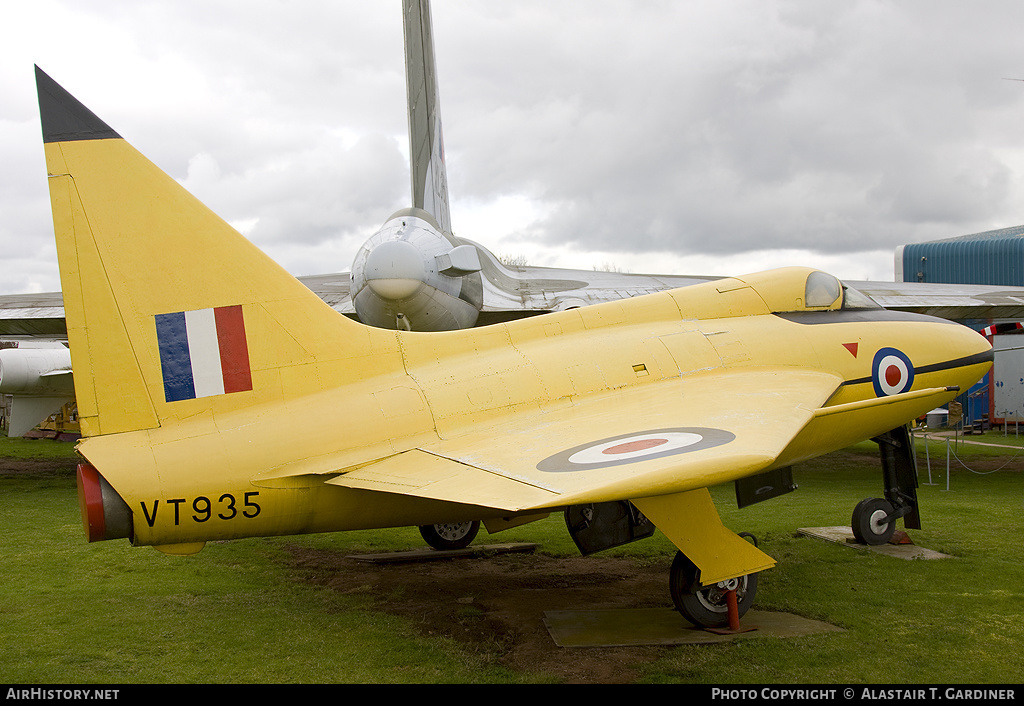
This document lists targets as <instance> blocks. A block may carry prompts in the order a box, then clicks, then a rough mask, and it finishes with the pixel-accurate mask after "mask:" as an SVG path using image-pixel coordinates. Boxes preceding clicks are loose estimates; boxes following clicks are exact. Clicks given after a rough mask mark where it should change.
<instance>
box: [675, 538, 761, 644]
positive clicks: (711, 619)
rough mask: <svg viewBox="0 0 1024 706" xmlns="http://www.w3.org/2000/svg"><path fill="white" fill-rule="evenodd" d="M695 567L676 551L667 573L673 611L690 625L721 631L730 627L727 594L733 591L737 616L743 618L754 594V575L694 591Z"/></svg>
mask: <svg viewBox="0 0 1024 706" xmlns="http://www.w3.org/2000/svg"><path fill="white" fill-rule="evenodd" d="M697 573H698V571H697V567H696V566H695V565H694V563H693V562H692V561H690V560H689V559H687V558H686V556H685V555H684V554H683V553H682V552H676V558H675V559H674V560H673V562H672V569H671V571H670V573H669V590H670V592H671V593H672V602H673V603H675V605H676V610H678V611H679V612H680V613H682V614H683V617H684V618H686V619H687V620H689V621H690V622H691V623H693V624H694V625H696V626H698V627H702V628H720V627H724V626H726V625H728V624H729V604H728V599H727V597H728V595H729V591H730V590H732V589H735V590H736V604H737V607H738V608H739V617H741V618H742V617H743V616H744V615H745V614H746V612H747V611H748V610H749V609H750V606H751V605H753V603H754V596H755V595H757V574H756V573H753V574H747V575H746V576H740V577H739V578H735V579H729V580H728V581H719V582H718V583H717V584H715V585H714V586H709V587H707V588H702V589H696V587H697V586H699V584H698V583H697Z"/></svg>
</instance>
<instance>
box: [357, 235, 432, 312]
mask: <svg viewBox="0 0 1024 706" xmlns="http://www.w3.org/2000/svg"><path fill="white" fill-rule="evenodd" d="M426 274H427V273H426V270H425V269H424V267H423V257H422V256H421V255H420V251H419V250H417V249H416V247H415V246H413V245H412V244H410V243H408V242H406V241H404V240H391V241H387V242H384V243H381V244H380V245H378V246H377V247H375V248H374V249H373V252H371V253H370V255H369V257H367V258H366V283H367V285H368V286H369V287H370V289H372V290H373V292H374V293H375V294H376V295H377V296H379V297H381V298H382V299H389V300H391V301H400V300H402V299H408V298H409V297H411V296H413V295H414V294H416V292H418V291H419V290H420V288H421V287H422V286H423V284H424V282H425V281H426Z"/></svg>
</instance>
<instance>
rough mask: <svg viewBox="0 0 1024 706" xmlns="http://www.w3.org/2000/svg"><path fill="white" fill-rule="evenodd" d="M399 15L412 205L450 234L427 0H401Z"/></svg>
mask: <svg viewBox="0 0 1024 706" xmlns="http://www.w3.org/2000/svg"><path fill="white" fill-rule="evenodd" d="M403 15H404V19H405V80H406V90H407V91H408V105H409V159H410V162H411V164H410V167H411V170H412V205H413V206H414V207H415V208H422V209H423V210H424V211H426V212H427V213H429V214H430V215H432V216H433V217H434V219H435V220H436V221H437V222H438V224H439V225H440V226H441V230H442V231H446V232H449V233H450V232H451V230H452V225H451V216H450V215H449V212H448V176H447V173H446V171H445V165H444V139H443V138H442V135H441V110H440V101H439V100H438V94H437V65H436V62H435V60H434V40H433V31H432V28H431V21H430V2H429V0H404V3H403Z"/></svg>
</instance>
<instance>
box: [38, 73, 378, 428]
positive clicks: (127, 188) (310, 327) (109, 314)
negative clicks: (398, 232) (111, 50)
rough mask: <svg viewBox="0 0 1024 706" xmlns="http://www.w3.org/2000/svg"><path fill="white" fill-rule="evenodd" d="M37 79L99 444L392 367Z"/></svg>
mask: <svg viewBox="0 0 1024 706" xmlns="http://www.w3.org/2000/svg"><path fill="white" fill-rule="evenodd" d="M36 83H37V89H38V93H39V106H40V117H41V121H42V127H43V142H44V148H45V153H46V166H47V170H48V173H49V185H50V198H51V206H52V209H53V220H54V232H55V235H56V240H57V255H58V262H59V266H60V276H61V286H62V289H63V293H64V306H65V317H66V320H67V328H68V340H69V345H70V348H71V363H72V368H73V370H74V382H75V393H76V397H77V400H78V407H79V414H80V419H81V423H82V430H83V434H84V435H85V436H96V435H100V434H111V433H117V432H125V431H134V430H139V429H150V428H154V427H157V426H160V425H161V424H163V423H164V422H165V421H167V420H169V419H187V418H190V417H194V416H196V415H202V414H213V415H216V414H218V413H221V412H224V411H231V410H237V409H246V408H249V407H251V406H253V405H256V404H259V403H261V402H264V401H280V400H281V399H287V398H289V397H291V396H298V395H302V394H307V393H308V392H312V391H317V390H320V389H323V388H324V387H325V386H327V385H330V384H331V383H332V382H335V381H336V380H337V379H338V378H349V377H353V376H364V375H366V374H367V366H372V365H378V364H379V363H372V362H366V363H365V364H364V365H362V366H361V365H359V364H358V361H359V360H360V359H362V360H364V361H372V360H373V359H374V351H373V350H371V349H372V345H371V339H372V338H373V336H374V335H375V332H373V331H371V330H368V329H367V328H366V327H364V326H361V325H360V324H357V323H355V322H352V321H349V320H348V319H346V318H345V317H344V316H342V315H341V314H339V313H338V312H336V311H334V310H333V309H331V308H330V307H329V306H327V305H326V304H325V303H324V302H323V301H321V300H320V299H319V297H317V296H316V295H315V294H313V293H312V292H311V291H310V290H309V289H307V288H306V287H305V286H303V285H302V284H301V283H300V282H299V281H298V280H296V279H295V278H294V277H292V276H291V275H290V274H289V273H288V272H286V271H285V270H283V269H282V268H281V267H280V266H278V265H277V264H276V263H274V262H273V261H272V260H271V259H270V258H269V257H267V256H266V255H264V254H263V253H262V252H261V251H260V250H259V249H258V248H257V247H256V246H254V245H253V244H252V243H250V242H249V241H248V240H247V239H246V238H245V237H243V236H242V235H241V234H239V233H238V232H237V231H235V230H234V229H233V228H231V226H229V225H228V224H227V223H225V222H224V221H223V220H221V219H220V218H219V217H218V216H216V215H215V214H214V213H213V212H212V211H210V210H209V209H208V208H206V207H205V206H204V205H203V204H202V203H200V202H199V201H198V200H197V199H196V198H195V197H193V196H192V195H191V194H190V193H188V191H187V190H185V189H184V188H183V187H182V186H181V185H179V184H178V183H177V182H176V181H174V179H172V178H171V177H170V176H168V175H167V174H165V173H164V172H162V171H161V170H160V169H159V168H158V167H157V166H155V165H154V164H153V163H152V162H150V161H149V160H148V159H146V158H145V157H144V156H143V155H142V154H140V153H139V152H138V151H136V150H135V149H134V148H133V147H132V146H131V145H129V144H128V143H127V142H126V141H125V140H124V139H122V138H121V136H120V135H119V134H118V133H117V132H115V131H114V130H113V129H111V128H110V127H109V126H108V125H107V124H106V123H105V122H103V121H102V120H100V119H99V118H98V117H97V116H96V115H95V114H94V113H93V112H92V111H90V110H89V109H88V108H86V107H85V106H84V105H82V104H81V103H80V102H79V101H78V100H76V99H75V98H74V97H73V96H71V95H70V94H69V93H68V92H67V91H65V90H64V89H63V88H61V87H60V86H59V85H58V84H57V83H55V82H54V81H53V80H52V79H51V78H50V77H49V76H47V75H46V74H45V73H43V72H42V71H41V70H39V68H38V67H37V68H36ZM381 333H383V332H381ZM392 342H393V341H392ZM378 353H379V352H378ZM376 357H377V358H378V359H379V358H380V356H379V354H378V355H377V356H376ZM346 358H347V360H346V361H345V364H339V362H338V361H339V360H341V359H346Z"/></svg>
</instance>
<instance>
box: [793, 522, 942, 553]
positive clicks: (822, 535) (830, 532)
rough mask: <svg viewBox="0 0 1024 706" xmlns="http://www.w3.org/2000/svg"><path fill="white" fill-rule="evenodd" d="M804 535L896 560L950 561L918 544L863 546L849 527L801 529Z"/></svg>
mask: <svg viewBox="0 0 1024 706" xmlns="http://www.w3.org/2000/svg"><path fill="white" fill-rule="evenodd" d="M797 531H798V532H800V534H802V535H806V536H808V537H816V538H818V539H824V540H825V541H826V542H833V543H834V544H839V545H842V546H846V547H853V548H854V549H867V550H868V551H870V552H875V553H876V554H884V555H885V556H891V557H893V558H896V559H949V558H951V557H950V556H949V554H943V553H942V552H937V551H934V550H931V549H925V548H924V547H919V546H917V545H916V544H882V545H879V546H871V545H870V544H861V543H860V542H858V541H856V540H855V539H854V538H853V530H852V529H850V528H849V527H846V526H843V527H801V528H800V529H799V530H797Z"/></svg>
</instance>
